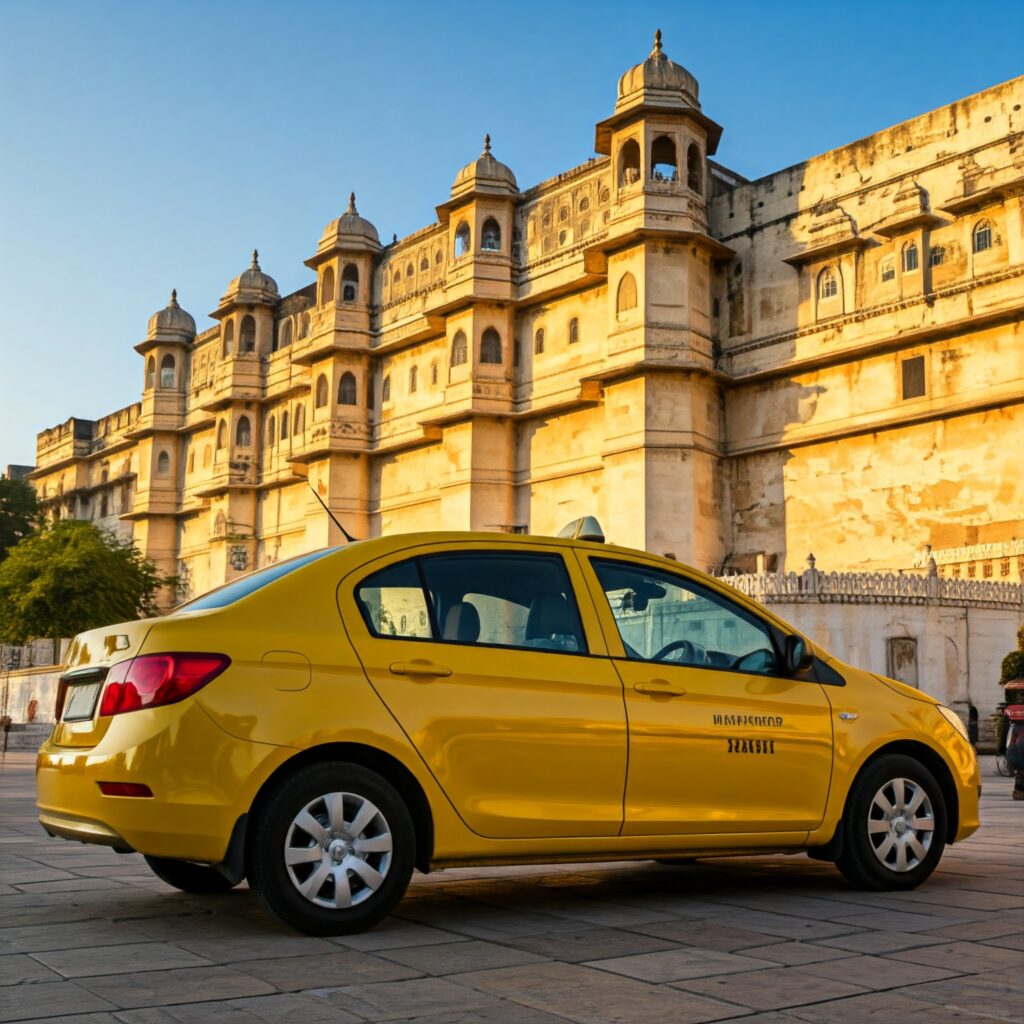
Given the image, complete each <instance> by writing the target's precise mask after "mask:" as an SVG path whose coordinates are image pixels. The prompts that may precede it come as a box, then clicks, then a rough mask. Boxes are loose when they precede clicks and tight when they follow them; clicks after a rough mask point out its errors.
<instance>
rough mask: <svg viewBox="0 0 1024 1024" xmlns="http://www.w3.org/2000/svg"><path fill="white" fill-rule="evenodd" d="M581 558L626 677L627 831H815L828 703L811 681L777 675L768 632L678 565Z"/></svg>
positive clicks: (826, 775) (826, 761)
mask: <svg viewBox="0 0 1024 1024" xmlns="http://www.w3.org/2000/svg"><path fill="white" fill-rule="evenodd" d="M581 560H582V561H583V562H584V564H585V565H586V566H589V573H592V574H593V575H592V576H591V577H589V578H590V581H591V582H592V584H593V585H594V587H595V600H597V601H599V602H600V604H599V608H600V612H599V614H601V615H602V621H603V622H604V623H605V628H606V633H607V635H608V638H609V639H608V642H609V648H610V649H611V652H612V655H613V658H614V661H615V665H616V667H617V668H618V670H619V673H620V675H621V677H622V680H623V683H624V685H625V694H626V707H627V712H628V718H629V732H630V752H629V780H628V783H627V786H626V800H625V824H624V827H623V834H625V835H657V834H666V833H667V834H679V835H682V834H709V833H741V832H742V833H757V832H773V833H778V832H797V831H804V830H807V829H810V828H813V827H815V826H816V825H817V824H818V823H819V822H820V821H821V819H822V816H823V814H824V810H825V801H826V798H827V796H828V789H829V783H830V777H831V770H832V726H831V713H830V705H829V701H828V698H827V696H826V694H825V692H824V690H823V688H822V686H821V685H820V684H819V683H818V682H815V681H813V680H810V679H805V678H800V679H797V678H789V677H787V676H786V675H785V673H784V672H783V671H782V670H781V667H780V657H779V655H778V653H777V650H776V648H777V646H778V640H777V639H776V638H775V636H773V627H772V626H771V625H770V624H769V623H767V622H766V621H764V620H763V619H761V618H760V617H759V616H757V615H756V614H754V613H753V612H752V611H750V610H749V609H747V608H746V607H744V606H742V605H741V604H739V603H738V602H734V601H732V600H730V599H729V598H728V597H726V596H725V595H724V594H722V593H721V592H720V591H718V590H717V589H714V588H712V587H710V586H708V585H706V584H704V583H700V582H698V581H697V580H695V579H692V578H690V577H688V576H686V575H685V574H683V573H676V572H673V571H666V570H665V569H663V568H660V567H658V566H655V565H650V564H643V563H641V562H636V561H630V560H626V559H621V558H616V557H612V556H609V557H607V558H604V557H597V556H589V555H588V556H581ZM589 573H588V574H589ZM614 643H620V644H621V648H620V649H619V650H618V651H616V650H615V649H614ZM616 655H618V656H616Z"/></svg>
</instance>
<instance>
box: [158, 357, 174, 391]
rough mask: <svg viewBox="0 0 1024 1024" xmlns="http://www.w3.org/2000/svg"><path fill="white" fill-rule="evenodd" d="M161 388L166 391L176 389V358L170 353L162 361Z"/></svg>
mask: <svg viewBox="0 0 1024 1024" xmlns="http://www.w3.org/2000/svg"><path fill="white" fill-rule="evenodd" d="M160 387H161V389H163V390H165V391H170V390H171V389H173V387H174V356H172V355H171V354H170V352H168V353H167V355H165V356H164V357H163V359H161V360H160Z"/></svg>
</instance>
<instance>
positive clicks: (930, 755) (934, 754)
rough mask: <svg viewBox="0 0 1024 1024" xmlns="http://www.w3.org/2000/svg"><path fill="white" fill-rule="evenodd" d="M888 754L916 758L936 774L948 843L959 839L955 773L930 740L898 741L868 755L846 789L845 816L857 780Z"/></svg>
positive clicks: (958, 799) (958, 811) (958, 809)
mask: <svg viewBox="0 0 1024 1024" xmlns="http://www.w3.org/2000/svg"><path fill="white" fill-rule="evenodd" d="M888 754H903V755H904V756H905V757H910V758H913V759H914V760H915V761H918V762H919V763H920V764H922V765H923V766H924V767H925V768H927V769H928V771H930V772H931V773H932V775H933V776H934V778H935V781H936V782H937V783H938V785H939V789H940V790H941V791H942V799H943V800H944V801H945V804H946V833H947V834H946V842H947V843H949V844H952V842H953V840H954V839H955V838H956V833H957V829H958V827H959V821H960V798H959V796H958V794H957V788H956V782H955V781H954V779H953V772H952V770H951V769H950V767H949V765H948V764H946V761H945V758H943V756H942V755H941V754H940V753H939V752H938V751H936V750H935V749H934V748H932V747H930V746H928V744H927V743H921V742H919V741H917V740H894V741H892V742H890V743H886V744H884V745H883V746H881V747H879V748H878V749H877V750H872V751H871V753H870V754H869V755H868V756H867V757H865V758H864V760H863V761H862V762H861V764H860V765H859V766H858V768H857V773H856V775H855V776H854V777H853V780H852V781H851V783H850V786H849V788H848V789H847V791H846V797H845V799H844V801H843V814H844V816H845V814H846V807H847V805H848V804H849V801H850V796H851V794H852V793H853V792H854V789H855V788H856V785H857V781H858V780H859V779H860V778H861V776H862V775H863V774H864V773H865V772H866V771H867V770H868V769H869V768H870V767H871V765H873V764H874V763H875V762H876V761H877V760H878V759H879V758H881V757H885V756H886V755H888Z"/></svg>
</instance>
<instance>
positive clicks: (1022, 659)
mask: <svg viewBox="0 0 1024 1024" xmlns="http://www.w3.org/2000/svg"><path fill="white" fill-rule="evenodd" d="M1011 679H1024V626H1021V627H1020V629H1018V630H1017V650H1015V651H1010V653H1009V654H1008V655H1007V656H1006V657H1005V658H1003V670H1002V671H1001V672H1000V673H999V682H1000V683H1008V682H1009V681H1010V680H1011Z"/></svg>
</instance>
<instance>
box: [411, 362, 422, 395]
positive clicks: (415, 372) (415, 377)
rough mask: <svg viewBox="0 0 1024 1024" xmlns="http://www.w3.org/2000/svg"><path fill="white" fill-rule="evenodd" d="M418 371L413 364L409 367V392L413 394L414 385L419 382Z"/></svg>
mask: <svg viewBox="0 0 1024 1024" xmlns="http://www.w3.org/2000/svg"><path fill="white" fill-rule="evenodd" d="M419 376H420V371H419V369H418V368H417V367H415V366H410V367H409V394H410V395H411V394H413V393H414V392H415V391H416V387H417V385H418V384H419Z"/></svg>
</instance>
